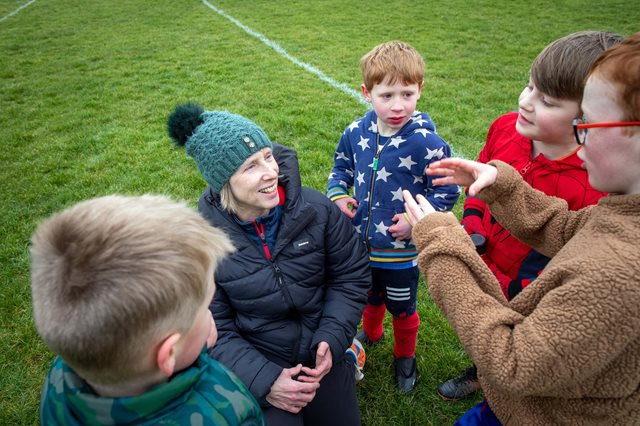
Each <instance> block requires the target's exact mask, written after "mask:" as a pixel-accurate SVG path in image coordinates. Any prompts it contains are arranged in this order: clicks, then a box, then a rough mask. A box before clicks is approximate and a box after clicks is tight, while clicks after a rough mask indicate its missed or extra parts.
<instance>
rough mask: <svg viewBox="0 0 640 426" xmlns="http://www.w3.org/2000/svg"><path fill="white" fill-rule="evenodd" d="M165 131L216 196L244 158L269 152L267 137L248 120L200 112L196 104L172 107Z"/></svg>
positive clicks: (223, 114) (201, 110)
mask: <svg viewBox="0 0 640 426" xmlns="http://www.w3.org/2000/svg"><path fill="white" fill-rule="evenodd" d="M167 127H168V131H169V136H171V138H172V139H173V140H174V142H175V143H176V144H177V145H180V146H184V147H185V148H186V150H187V154H189V155H190V156H191V157H192V158H193V159H194V160H195V162H196V164H197V166H198V170H200V174H202V177H203V178H204V180H205V181H207V183H208V184H209V186H210V187H211V189H212V190H213V191H214V192H216V193H219V192H220V190H221V189H222V187H223V186H224V185H225V184H226V183H227V182H228V181H229V179H230V178H231V176H233V174H234V173H235V172H236V170H238V168H239V167H240V166H241V165H242V163H244V161H245V160H246V159H247V158H249V157H250V156H251V155H253V154H255V153H256V152H258V151H260V150H261V149H263V148H272V144H271V141H270V140H269V137H268V136H267V135H266V134H265V133H264V131H263V130H262V129H261V128H260V126H258V125H257V124H256V123H254V122H253V121H251V120H249V119H248V118H245V117H243V116H241V115H237V114H232V113H230V112H226V111H204V110H203V109H202V107H200V106H199V105H196V104H184V105H180V106H178V107H176V109H175V110H174V111H173V112H172V113H171V115H169V118H168V120H167Z"/></svg>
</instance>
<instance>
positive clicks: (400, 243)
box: [391, 238, 406, 249]
mask: <svg viewBox="0 0 640 426" xmlns="http://www.w3.org/2000/svg"><path fill="white" fill-rule="evenodd" d="M391 245H393V248H395V249H403V248H405V247H406V246H405V244H404V241H402V240H399V239H397V238H396V239H395V240H394V241H393V242H391Z"/></svg>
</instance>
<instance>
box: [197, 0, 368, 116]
mask: <svg viewBox="0 0 640 426" xmlns="http://www.w3.org/2000/svg"><path fill="white" fill-rule="evenodd" d="M202 2H203V3H204V4H205V5H206V6H207V7H208V8H209V9H211V10H213V11H214V12H216V13H218V14H219V15H221V16H223V17H225V18H227V19H228V20H229V21H231V22H233V23H234V24H236V25H237V26H238V27H240V28H241V29H242V30H243V31H244V32H246V33H247V34H249V35H251V36H253V37H255V38H257V39H258V40H260V41H261V42H263V43H264V44H266V45H267V46H269V47H270V48H272V49H273V50H275V51H276V52H278V53H279V54H280V55H282V56H284V57H285V58H287V59H288V60H290V61H291V62H293V63H294V64H296V65H298V66H300V67H302V68H304V69H305V70H307V71H309V72H310V73H311V74H315V75H316V76H318V78H320V80H322V81H324V82H326V83H329V85H331V86H332V87H334V88H336V89H338V90H341V91H342V92H344V93H346V94H347V95H349V96H351V97H352V98H354V99H356V100H357V101H358V102H360V103H361V104H363V105H365V106H366V107H367V108H369V107H370V105H369V103H368V102H367V101H365V100H364V98H363V97H362V96H361V95H360V93H358V92H356V91H355V90H353V89H352V88H350V87H349V86H347V85H346V84H344V83H340V82H338V81H336V80H334V79H332V78H331V77H329V76H328V75H326V74H325V73H323V72H322V71H320V70H319V69H317V68H316V67H314V66H313V65H309V64H307V63H306V62H302V61H301V60H300V59H298V58H295V57H293V56H291V55H290V54H289V53H287V51H286V50H284V49H283V48H282V47H281V46H280V45H279V44H278V43H275V42H273V41H271V40H269V39H268V38H266V37H265V36H264V35H262V34H260V33H259V32H256V31H253V30H252V29H251V28H249V27H247V26H246V25H244V24H243V23H242V22H240V21H238V20H237V19H235V18H234V17H233V16H230V15H227V14H226V13H225V12H224V10H221V9H218V8H217V7H215V6H214V5H212V4H211V3H209V2H208V1H207V0H202Z"/></svg>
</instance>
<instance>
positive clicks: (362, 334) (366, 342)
mask: <svg viewBox="0 0 640 426" xmlns="http://www.w3.org/2000/svg"><path fill="white" fill-rule="evenodd" d="M356 339H358V340H360V343H362V344H363V345H365V346H375V345H377V344H378V343H380V342H382V341H383V340H384V333H382V336H380V338H379V339H378V340H376V341H375V342H374V341H373V340H371V339H369V336H367V333H365V332H364V330H360V331H358V332H357V333H356Z"/></svg>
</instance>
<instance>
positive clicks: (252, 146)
mask: <svg viewBox="0 0 640 426" xmlns="http://www.w3.org/2000/svg"><path fill="white" fill-rule="evenodd" d="M242 140H243V141H244V143H246V144H247V145H249V148H254V147H255V146H256V143H255V142H254V141H252V140H251V138H250V137H249V136H245V137H244V138H242Z"/></svg>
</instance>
